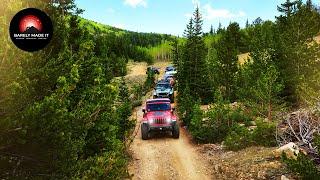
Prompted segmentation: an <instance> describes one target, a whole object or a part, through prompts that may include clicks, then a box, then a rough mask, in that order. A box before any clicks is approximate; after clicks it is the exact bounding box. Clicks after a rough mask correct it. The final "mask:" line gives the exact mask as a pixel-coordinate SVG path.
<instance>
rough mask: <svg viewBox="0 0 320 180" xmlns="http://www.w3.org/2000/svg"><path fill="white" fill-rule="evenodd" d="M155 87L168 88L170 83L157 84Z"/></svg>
mask: <svg viewBox="0 0 320 180" xmlns="http://www.w3.org/2000/svg"><path fill="white" fill-rule="evenodd" d="M156 88H157V89H169V88H170V84H157V87H156Z"/></svg>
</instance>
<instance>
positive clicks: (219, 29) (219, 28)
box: [217, 22, 223, 34]
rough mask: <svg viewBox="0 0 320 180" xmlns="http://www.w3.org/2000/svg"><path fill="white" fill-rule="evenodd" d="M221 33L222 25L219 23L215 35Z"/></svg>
mask: <svg viewBox="0 0 320 180" xmlns="http://www.w3.org/2000/svg"><path fill="white" fill-rule="evenodd" d="M222 32H223V29H222V24H221V22H219V26H218V29H217V34H220V33H222Z"/></svg>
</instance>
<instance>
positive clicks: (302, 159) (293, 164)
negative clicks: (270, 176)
mask: <svg viewBox="0 0 320 180" xmlns="http://www.w3.org/2000/svg"><path fill="white" fill-rule="evenodd" d="M282 161H283V162H284V163H285V164H286V165H287V167H288V169H289V170H291V171H293V172H296V173H298V174H299V175H300V176H301V177H302V179H305V180H313V179H314V180H316V179H319V177H320V171H319V170H318V169H317V167H316V165H315V163H314V162H313V161H312V160H310V158H309V157H308V156H306V155H304V154H303V153H299V154H298V157H297V159H296V160H295V159H290V158H288V157H287V156H286V155H285V154H284V153H283V154H282Z"/></svg>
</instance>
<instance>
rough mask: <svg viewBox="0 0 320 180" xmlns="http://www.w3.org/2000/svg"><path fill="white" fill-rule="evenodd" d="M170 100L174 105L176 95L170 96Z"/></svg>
mask: <svg viewBox="0 0 320 180" xmlns="http://www.w3.org/2000/svg"><path fill="white" fill-rule="evenodd" d="M169 99H170V102H171V103H174V94H172V95H170V96H169Z"/></svg>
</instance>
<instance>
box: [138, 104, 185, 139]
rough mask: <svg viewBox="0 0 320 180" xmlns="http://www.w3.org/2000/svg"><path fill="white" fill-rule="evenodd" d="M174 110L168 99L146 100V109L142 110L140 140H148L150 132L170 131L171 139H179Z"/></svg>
mask: <svg viewBox="0 0 320 180" xmlns="http://www.w3.org/2000/svg"><path fill="white" fill-rule="evenodd" d="M174 110H175V109H174V108H171V104H170V99H168V98H159V99H149V100H147V102H146V108H145V109H143V110H142V111H143V113H144V114H143V120H142V124H141V135H142V139H143V140H146V139H149V133H150V132H151V131H171V132H172V137H173V138H179V125H178V123H177V117H176V116H175V115H174Z"/></svg>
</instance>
